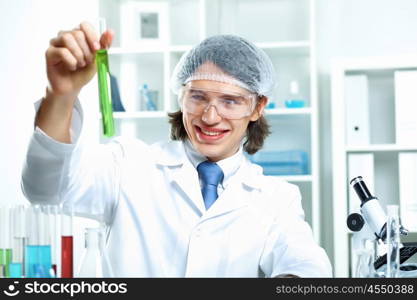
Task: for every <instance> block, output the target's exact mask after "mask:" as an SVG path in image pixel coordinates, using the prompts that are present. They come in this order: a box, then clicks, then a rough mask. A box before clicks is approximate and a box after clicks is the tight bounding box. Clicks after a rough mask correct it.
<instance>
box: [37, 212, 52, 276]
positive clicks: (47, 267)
mask: <svg viewBox="0 0 417 300" xmlns="http://www.w3.org/2000/svg"><path fill="white" fill-rule="evenodd" d="M39 222H40V223H39V224H40V230H39V234H40V236H39V242H40V243H39V260H40V266H41V269H40V270H41V271H40V272H41V278H50V277H52V276H51V270H52V253H51V233H50V227H49V218H48V206H45V205H42V206H41V211H40V215H39Z"/></svg>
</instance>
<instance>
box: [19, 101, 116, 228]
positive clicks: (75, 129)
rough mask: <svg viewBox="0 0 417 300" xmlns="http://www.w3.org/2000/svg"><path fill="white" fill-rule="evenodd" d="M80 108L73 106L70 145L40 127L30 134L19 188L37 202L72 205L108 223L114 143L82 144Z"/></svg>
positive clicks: (113, 195)
mask: <svg viewBox="0 0 417 300" xmlns="http://www.w3.org/2000/svg"><path fill="white" fill-rule="evenodd" d="M81 127H82V110H81V106H80V104H79V102H78V100H77V104H76V105H75V107H74V112H73V119H72V126H71V137H72V141H73V142H74V143H73V144H65V143H60V142H58V141H55V140H54V139H52V138H51V137H49V136H47V135H46V134H45V133H44V132H43V131H42V130H41V129H40V128H35V130H34V133H33V135H32V137H31V140H30V143H29V147H28V152H27V155H26V161H25V164H24V167H23V173H22V190H23V193H24V194H25V196H26V197H27V199H28V200H29V201H30V202H32V203H36V204H58V203H62V204H64V206H65V207H67V206H72V208H73V210H74V213H75V214H76V215H79V216H84V217H89V218H94V219H97V220H99V221H103V222H106V223H110V222H111V219H112V215H113V210H114V208H115V206H116V204H117V195H118V187H119V182H118V181H119V178H120V174H119V173H120V172H119V169H120V160H121V158H122V156H123V149H122V147H121V145H120V144H119V143H117V142H113V143H109V144H107V145H100V144H97V145H84V144H83V143H82V142H81V141H80V140H82V139H80V138H79V137H80V132H81Z"/></svg>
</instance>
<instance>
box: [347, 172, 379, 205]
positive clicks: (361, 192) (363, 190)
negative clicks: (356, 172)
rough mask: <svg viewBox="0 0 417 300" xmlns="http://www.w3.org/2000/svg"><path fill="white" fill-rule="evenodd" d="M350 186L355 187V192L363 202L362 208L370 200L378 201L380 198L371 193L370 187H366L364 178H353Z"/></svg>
mask: <svg viewBox="0 0 417 300" xmlns="http://www.w3.org/2000/svg"><path fill="white" fill-rule="evenodd" d="M350 185H351V186H352V187H353V189H354V190H355V192H356V194H357V195H358V197H359V199H360V200H361V206H362V205H363V204H365V203H366V202H367V201H369V200H372V199H378V198H376V197H374V196H372V194H371V192H370V191H369V189H368V187H367V186H366V184H365V182H364V181H363V178H362V176H358V177H355V178H353V179H352V180H351V181H350Z"/></svg>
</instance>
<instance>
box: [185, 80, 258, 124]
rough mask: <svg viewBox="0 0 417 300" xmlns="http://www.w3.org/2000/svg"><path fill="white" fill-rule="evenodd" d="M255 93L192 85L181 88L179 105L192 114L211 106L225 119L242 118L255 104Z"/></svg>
mask: <svg viewBox="0 0 417 300" xmlns="http://www.w3.org/2000/svg"><path fill="white" fill-rule="evenodd" d="M256 99H257V95H256V94H252V93H248V94H237V93H230V92H223V91H213V90H207V89H201V88H195V87H192V86H186V87H184V88H183V90H182V93H181V96H180V99H179V100H180V106H181V108H182V109H183V111H185V112H187V113H191V114H194V115H201V114H203V113H204V112H207V111H208V110H209V109H210V107H211V106H214V107H215V108H216V111H217V114H218V115H220V116H221V117H223V118H226V119H242V118H244V117H247V116H250V115H251V114H252V113H253V110H254V109H255V106H256Z"/></svg>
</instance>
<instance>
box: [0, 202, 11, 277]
mask: <svg viewBox="0 0 417 300" xmlns="http://www.w3.org/2000/svg"><path fill="white" fill-rule="evenodd" d="M10 221H11V219H10V207H8V206H3V207H0V265H2V266H3V267H2V269H3V272H2V273H3V274H2V275H3V277H5V278H9V277H10V270H9V265H10V263H11V261H12V247H11V234H10Z"/></svg>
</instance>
